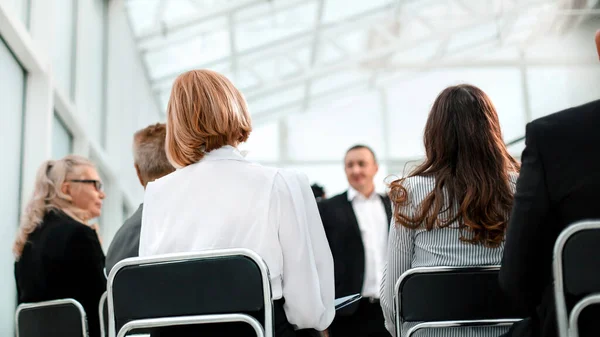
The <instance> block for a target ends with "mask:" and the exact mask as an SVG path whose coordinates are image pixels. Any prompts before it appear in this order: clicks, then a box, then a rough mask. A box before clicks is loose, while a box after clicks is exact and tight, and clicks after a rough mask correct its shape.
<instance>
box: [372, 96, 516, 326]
mask: <svg viewBox="0 0 600 337" xmlns="http://www.w3.org/2000/svg"><path fill="white" fill-rule="evenodd" d="M424 142H425V152H426V159H425V162H424V163H423V164H421V165H419V166H418V167H417V168H415V169H414V170H413V171H412V172H411V173H410V174H409V176H408V177H406V178H401V179H397V180H395V181H393V182H392V183H391V184H390V192H389V194H390V199H391V201H392V203H393V205H394V215H393V221H394V226H393V227H392V229H391V230H390V235H389V243H388V261H387V265H386V268H385V275H384V278H383V283H382V288H381V306H382V308H383V313H384V316H385V320H386V327H387V329H388V330H389V331H390V333H391V334H392V335H394V336H395V335H396V332H395V322H394V313H393V298H394V285H395V283H396V281H397V280H398V278H399V277H400V275H402V273H404V272H405V271H407V270H408V269H411V268H415V267H432V266H481V265H498V264H500V261H501V259H502V251H503V247H504V234H505V231H506V225H507V223H508V217H509V214H510V210H511V207H512V202H513V193H514V190H515V184H516V179H517V174H518V171H519V164H518V163H517V162H516V161H515V160H514V159H513V158H512V157H511V156H510V154H509V153H508V151H507V149H506V146H505V145H504V141H503V140H502V132H501V130H500V122H499V120H498V114H497V113H496V109H495V108H494V105H493V104H492V102H491V100H490V99H489V97H488V96H487V95H486V94H485V93H484V92H483V91H482V90H481V89H479V88H477V87H474V86H472V85H466V84H462V85H457V86H452V87H449V88H446V89H445V90H444V91H442V92H441V93H440V95H439V96H438V97H437V98H436V100H435V103H434V104H433V107H432V109H431V112H430V113H429V117H428V119H427V124H426V126H425V135H424ZM465 291H468V290H467V289H465ZM413 325H415V323H404V324H402V329H401V331H402V334H404V333H406V331H407V330H408V329H409V328H410V327H411V326H413ZM454 329H456V328H454ZM475 329H477V330H475ZM503 329H505V328H503V327H489V328H465V330H464V331H462V335H464V336H499V335H500V334H502V333H503V332H504V330H503ZM430 331H431V330H430ZM453 331H454V333H456V332H457V331H456V330H453ZM438 335H439V336H447V335H449V331H443V329H437V330H436V331H432V332H431V334H430V336H438ZM452 336H455V334H452Z"/></svg>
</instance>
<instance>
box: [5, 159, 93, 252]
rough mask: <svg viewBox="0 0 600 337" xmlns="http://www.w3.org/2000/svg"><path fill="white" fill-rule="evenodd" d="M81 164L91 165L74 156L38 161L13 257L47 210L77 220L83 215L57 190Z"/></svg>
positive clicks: (67, 196) (85, 214) (76, 171)
mask: <svg viewBox="0 0 600 337" xmlns="http://www.w3.org/2000/svg"><path fill="white" fill-rule="evenodd" d="M81 166H91V167H94V164H92V162H91V161H89V160H88V159H86V158H83V157H81V156H76V155H69V156H66V157H64V158H62V159H59V160H48V161H45V162H44V163H42V165H41V167H40V168H39V169H38V172H37V175H36V177H35V186H34V191H33V196H32V197H31V199H30V200H29V202H28V203H27V206H26V207H25V211H24V212H23V214H22V216H21V225H20V226H19V231H18V232H17V238H16V240H15V243H14V245H13V253H14V254H15V258H16V259H17V260H18V259H19V258H20V257H21V254H22V253H23V248H24V247H25V244H26V243H27V240H28V238H29V235H30V234H31V233H33V231H35V229H36V228H37V227H38V226H39V225H40V224H41V223H42V221H43V220H44V216H45V215H46V214H47V213H48V212H50V211H51V210H62V211H64V212H65V213H67V214H68V215H69V216H71V217H73V218H74V219H75V220H78V221H80V222H83V220H84V219H85V218H86V217H87V213H86V212H85V211H84V210H81V209H78V208H76V207H74V206H73V205H72V204H71V196H69V195H66V194H64V193H63V192H62V190H61V187H62V185H63V183H64V182H65V181H66V180H67V177H69V178H71V177H73V176H75V175H77V174H78V173H79V168H80V167H81ZM73 178H74V177H73Z"/></svg>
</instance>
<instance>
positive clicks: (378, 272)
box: [319, 145, 392, 337]
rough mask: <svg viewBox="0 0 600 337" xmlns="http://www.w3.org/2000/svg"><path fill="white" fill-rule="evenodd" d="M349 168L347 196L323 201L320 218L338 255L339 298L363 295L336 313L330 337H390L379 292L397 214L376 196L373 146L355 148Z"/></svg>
mask: <svg viewBox="0 0 600 337" xmlns="http://www.w3.org/2000/svg"><path fill="white" fill-rule="evenodd" d="M344 165H345V171H346V177H347V178H348V183H349V184H350V187H349V188H348V191H346V192H344V193H342V194H339V195H336V196H334V197H332V198H330V199H326V200H323V201H321V202H320V203H319V212H320V214H321V219H322V221H323V226H324V227H325V233H326V235H327V239H328V241H329V246H330V248H331V253H332V254H333V261H334V263H333V264H334V271H335V297H336V298H339V297H343V296H348V295H352V294H357V293H360V294H362V296H363V299H362V300H361V301H359V302H357V303H356V304H354V305H350V306H348V307H347V308H344V309H342V310H339V311H338V312H337V313H336V317H335V319H334V321H333V324H332V326H331V334H332V336H334V337H337V336H339V337H345V336H389V333H388V332H387V330H386V329H385V326H384V319H383V314H382V311H381V306H380V305H379V289H380V284H381V280H382V277H383V268H384V264H385V254H386V248H387V247H386V246H387V235H388V231H389V224H390V220H391V213H392V210H391V205H390V200H389V198H388V197H387V196H381V195H379V194H377V193H376V192H375V184H374V182H373V179H374V177H375V174H376V173H377V170H378V165H377V159H376V158H375V153H374V152H373V150H371V149H370V148H369V147H368V146H365V145H356V146H353V147H351V148H350V149H349V150H348V151H347V152H346V156H345V158H344Z"/></svg>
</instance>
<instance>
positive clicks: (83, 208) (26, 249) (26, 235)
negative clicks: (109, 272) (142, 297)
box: [13, 155, 106, 337]
mask: <svg viewBox="0 0 600 337" xmlns="http://www.w3.org/2000/svg"><path fill="white" fill-rule="evenodd" d="M102 199H104V192H103V191H102V182H101V180H100V177H99V175H98V172H97V171H96V169H95V168H94V165H93V164H92V163H91V162H90V161H89V160H87V159H85V158H83V157H79V156H74V155H70V156H66V157H64V158H62V159H60V160H48V161H46V162H44V163H43V164H42V165H41V167H40V168H39V170H38V173H37V176H36V179H35V189H34V191H33V196H32V197H31V199H30V200H29V202H28V203H27V206H26V208H25V211H24V212H23V215H22V219H21V225H20V227H19V231H18V233H17V238H16V240H15V244H14V246H13V252H14V254H15V259H16V262H15V279H16V283H17V294H18V302H19V303H26V302H39V301H48V300H54V299H61V298H74V299H75V300H77V301H79V302H80V303H81V304H82V305H83V308H84V309H85V311H86V313H87V320H88V327H89V334H90V337H97V336H99V335H100V325H99V323H98V314H97V312H98V302H99V300H100V297H101V296H102V293H103V292H104V291H105V290H106V278H105V277H104V272H103V270H104V253H103V252H102V247H101V245H100V241H99V240H98V236H97V233H96V231H95V230H94V229H92V226H91V225H89V224H88V223H87V221H88V220H90V219H92V218H96V217H98V216H100V212H101V209H102Z"/></svg>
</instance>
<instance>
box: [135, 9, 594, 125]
mask: <svg viewBox="0 0 600 337" xmlns="http://www.w3.org/2000/svg"><path fill="white" fill-rule="evenodd" d="M596 3H597V1H596V0H593V1H592V0H395V1H390V0H369V1H363V0H127V2H126V8H127V11H128V14H129V19H130V23H131V28H132V30H133V32H134V35H135V36H136V39H137V45H138V47H139V50H140V52H141V55H142V58H143V61H144V62H145V65H146V69H147V72H148V75H149V76H148V77H149V78H150V80H151V82H152V83H151V86H152V88H153V90H154V93H155V95H156V97H157V99H158V101H159V103H160V104H161V107H165V106H166V102H167V100H168V98H169V91H170V87H171V85H172V82H173V80H174V78H175V77H176V76H177V75H178V74H180V73H182V72H183V71H186V70H189V69H193V68H209V69H213V70H216V71H219V72H221V73H223V74H224V75H226V76H227V77H229V78H230V79H231V80H232V81H233V82H234V83H235V85H236V86H237V87H238V88H239V89H240V90H241V91H242V92H243V93H244V95H245V96H246V99H247V100H248V103H249V105H250V107H251V110H252V114H253V119H254V121H255V123H258V124H260V123H264V122H268V121H272V120H273V119H275V120H276V119H278V118H279V117H280V116H283V115H287V114H289V113H292V112H297V111H305V110H307V109H309V108H312V107H314V106H318V105H319V104H321V103H322V102H330V101H332V100H336V99H339V98H341V97H344V95H347V94H348V93H349V92H364V91H369V90H373V89H379V88H381V87H382V86H384V85H387V84H389V83H390V81H403V80H405V79H407V78H414V76H415V73H421V72H423V71H424V70H428V69H431V68H432V67H436V68H438V67H440V66H447V67H451V68H452V67H460V66H461V65H466V64H469V63H470V62H473V59H474V56H473V55H479V54H481V55H484V54H485V53H484V52H480V51H487V52H488V53H487V54H488V56H487V57H488V58H490V57H491V58H492V59H493V58H494V55H504V56H507V55H508V56H509V57H512V58H513V59H514V60H515V61H514V62H515V64H516V63H517V62H518V57H519V55H520V53H522V51H523V50H524V49H526V48H527V47H528V46H529V45H530V44H531V43H532V41H534V40H535V38H536V37H537V36H539V35H540V34H546V33H547V32H548V31H550V30H551V28H552V29H555V30H560V29H562V30H563V31H564V30H566V29H569V28H572V27H573V26H574V25H576V24H577V23H578V19H579V18H580V15H578V13H579V12H577V11H580V12H581V13H583V11H586V10H589V9H590V8H592V7H593V5H595V4H596ZM490 50H493V55H490V53H489V51H490ZM476 51H477V53H475V52H476Z"/></svg>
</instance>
